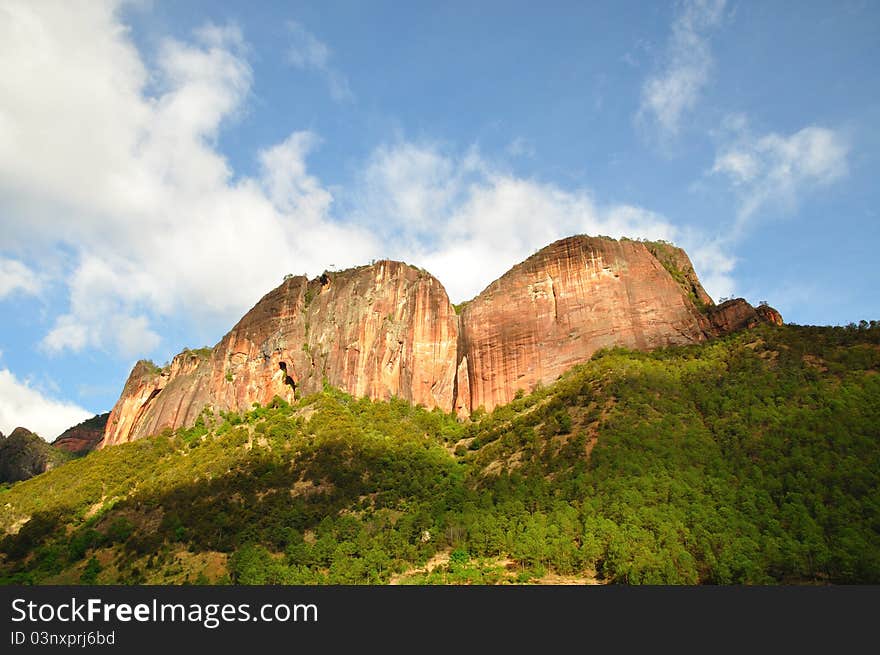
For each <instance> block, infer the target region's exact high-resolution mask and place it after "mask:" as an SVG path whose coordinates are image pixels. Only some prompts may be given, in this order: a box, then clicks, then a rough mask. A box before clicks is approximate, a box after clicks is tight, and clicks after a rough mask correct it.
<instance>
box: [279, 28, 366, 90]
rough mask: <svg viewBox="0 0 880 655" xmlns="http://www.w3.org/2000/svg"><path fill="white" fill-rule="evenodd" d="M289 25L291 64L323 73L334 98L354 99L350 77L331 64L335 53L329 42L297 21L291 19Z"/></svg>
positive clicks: (288, 55) (289, 59) (288, 51)
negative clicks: (349, 82) (328, 44)
mask: <svg viewBox="0 0 880 655" xmlns="http://www.w3.org/2000/svg"><path fill="white" fill-rule="evenodd" d="M287 27H288V31H289V33H290V45H289V46H288V49H287V61H288V62H289V63H290V65H291V66H295V67H296V68H299V69H301V70H313V71H316V72H318V73H320V74H321V75H323V76H324V79H325V80H326V81H327V85H328V87H329V89H330V95H331V96H332V97H333V99H334V100H336V101H338V102H344V101H352V100H354V94H353V93H352V92H351V88H350V87H349V84H348V78H346V76H345V75H343V74H342V73H341V72H339V71H338V70H337V69H336V68H335V67H334V66H332V65H331V64H330V58H331V57H332V54H333V53H332V51H331V50H330V48H329V47H328V46H327V44H326V43H324V42H323V41H321V40H319V39H318V38H317V37H315V35H314V34H312V33H311V32H309V31H308V30H307V29H306V28H305V27H303V26H302V25H301V24H300V23H297V22H296V21H290V22H289V23H288V24H287Z"/></svg>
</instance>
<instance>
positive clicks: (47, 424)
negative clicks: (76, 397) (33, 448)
mask: <svg viewBox="0 0 880 655" xmlns="http://www.w3.org/2000/svg"><path fill="white" fill-rule="evenodd" d="M91 416H93V414H92V413H91V412H89V411H86V410H85V409H83V408H82V407H78V406H77V405H74V404H72V403H66V402H61V401H58V400H54V399H52V398H48V397H46V396H45V395H43V394H42V393H41V392H40V391H38V390H37V389H34V388H33V387H32V386H31V385H30V384H29V383H28V382H27V381H20V380H18V379H17V378H16V377H15V375H13V374H12V373H11V372H10V371H9V370H8V369H0V432H3V433H4V434H7V435H8V434H9V433H10V432H11V431H12V430H14V429H15V428H17V427H24V428H27V429H28V430H30V431H32V432H36V433H37V434H38V435H40V436H41V437H43V438H44V439H46V440H47V441H51V440H53V439H54V438H55V437H57V436H58V435H59V434H61V433H62V432H64V431H65V430H66V429H67V428H69V427H71V426H73V425H76V424H77V423H81V422H82V421H84V420H86V419H87V418H90V417H91Z"/></svg>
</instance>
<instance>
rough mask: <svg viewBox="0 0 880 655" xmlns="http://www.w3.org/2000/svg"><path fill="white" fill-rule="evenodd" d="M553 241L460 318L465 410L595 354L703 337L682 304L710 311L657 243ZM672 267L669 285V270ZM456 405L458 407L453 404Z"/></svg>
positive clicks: (495, 401)
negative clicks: (602, 350) (702, 306)
mask: <svg viewBox="0 0 880 655" xmlns="http://www.w3.org/2000/svg"><path fill="white" fill-rule="evenodd" d="M652 245H653V246H654V247H655V248H656V249H657V250H658V251H659V252H661V253H662V256H663V258H664V259H665V260H666V263H665V264H664V262H662V261H661V259H660V258H659V257H657V256H655V254H653V253H652V252H651V250H650V249H649V248H648V246H647V245H646V244H645V243H642V242H639V241H630V240H626V239H622V240H620V241H615V240H613V239H607V238H601V237H583V236H577V237H571V238H567V239H562V240H560V241H557V242H555V243H553V244H551V245H549V246H547V247H546V248H544V249H543V250H541V251H539V252H538V253H536V254H535V255H533V256H531V257H529V258H528V259H527V260H526V261H524V262H522V263H521V264H517V265H516V266H514V267H513V268H512V269H511V270H510V271H508V272H507V273H505V274H504V275H503V276H502V277H501V278H500V279H498V280H496V281H495V282H493V283H492V284H490V285H489V286H488V287H487V288H486V289H485V290H484V291H483V292H482V293H481V294H480V295H479V296H477V297H476V298H475V299H474V300H473V301H471V302H470V303H468V305H467V306H466V307H465V308H464V310H463V311H462V315H461V333H462V336H461V341H462V343H463V344H464V348H463V350H462V351H461V353H460V355H461V357H462V358H463V359H462V361H464V359H465V358H466V360H467V368H468V377H469V380H470V398H469V399H468V400H467V401H466V402H465V403H464V406H465V407H466V408H467V409H470V410H473V409H476V408H478V407H481V406H482V407H485V408H486V409H491V408H492V407H495V406H496V405H499V404H504V403H507V402H509V401H510V400H512V399H513V397H514V395H515V394H516V392H517V390H518V389H522V390H523V391H526V392H528V391H529V390H530V389H531V388H532V387H533V386H534V385H535V384H536V383H538V382H541V383H544V384H546V383H549V382H552V381H553V380H555V379H556V378H557V377H558V376H559V375H561V374H562V373H563V372H565V371H566V370H567V369H569V368H570V367H571V366H573V365H574V364H577V363H578V362H583V361H585V360H587V359H589V358H590V356H591V355H592V354H593V353H594V352H596V351H597V350H599V349H600V348H605V347H610V346H626V347H629V348H637V349H640V350H646V349H651V348H657V347H660V346H668V345H674V344H686V343H696V342H699V341H702V340H704V339H706V338H707V336H708V335H707V332H708V331H709V326H708V324H707V321H706V319H705V317H704V316H703V315H702V314H701V313H700V311H699V310H698V309H697V307H696V305H695V303H694V301H693V300H692V297H697V298H699V300H700V301H701V302H702V303H706V304H708V303H711V302H712V301H711V299H710V298H709V296H708V295H707V294H706V292H705V291H703V287H702V286H701V285H700V283H699V281H698V280H697V279H696V275H695V274H694V273H693V267H692V266H691V264H690V260H688V258H687V255H685V254H684V252H683V251H681V250H680V249H678V248H674V247H673V246H668V245H667V244H652ZM673 266H680V268H678V269H673V270H676V271H678V275H677V276H676V277H677V278H678V279H675V278H674V277H673V275H672V274H671V273H670V271H669V269H670V268H673ZM461 404H462V403H461V402H459V405H461Z"/></svg>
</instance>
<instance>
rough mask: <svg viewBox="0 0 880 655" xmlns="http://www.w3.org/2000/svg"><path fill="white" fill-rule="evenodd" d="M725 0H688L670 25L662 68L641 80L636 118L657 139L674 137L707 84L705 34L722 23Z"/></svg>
mask: <svg viewBox="0 0 880 655" xmlns="http://www.w3.org/2000/svg"><path fill="white" fill-rule="evenodd" d="M725 4H726V0H688V1H686V2H684V3H682V4H681V5H680V11H679V12H678V14H677V16H676V17H675V20H674V21H673V23H672V35H671V36H670V38H669V42H668V44H667V47H666V52H665V55H664V65H663V67H662V68H661V69H660V70H659V71H658V72H657V73H656V74H655V75H653V76H651V77H649V78H648V79H647V80H645V83H644V84H643V86H642V97H641V104H640V106H639V111H638V114H637V118H638V119H639V120H640V121H643V122H645V123H647V124H650V125H652V126H654V127H655V128H656V129H657V130H658V131H659V134H660V136H661V137H663V138H672V137H675V136H676V135H677V134H678V131H679V129H680V126H681V121H682V119H683V117H684V116H685V114H686V113H687V112H689V111H691V110H692V109H693V108H694V106H695V105H696V103H697V100H699V97H700V93H701V92H702V90H703V88H704V87H705V86H706V84H707V83H708V82H709V79H710V76H711V73H712V67H713V59H712V51H711V48H710V47H709V39H708V35H709V33H710V32H711V30H712V29H714V28H716V27H717V26H718V25H719V24H720V23H721V20H722V16H723V13H724V6H725Z"/></svg>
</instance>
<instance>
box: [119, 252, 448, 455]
mask: <svg viewBox="0 0 880 655" xmlns="http://www.w3.org/2000/svg"><path fill="white" fill-rule="evenodd" d="M457 340H458V326H457V317H456V315H455V311H454V309H453V308H452V305H451V304H450V303H449V298H448V297H447V295H446V291H445V289H444V288H443V286H442V285H441V284H440V282H438V281H437V280H436V279H435V278H434V277H433V276H431V275H430V274H428V273H426V272H424V271H422V270H420V269H417V268H415V267H413V266H409V265H407V264H403V263H400V262H393V261H380V262H377V263H375V264H373V265H370V266H361V267H358V268H354V269H349V270H346V271H341V272H338V273H329V272H328V273H325V274H324V275H322V276H320V277H319V278H316V279H314V280H311V281H310V280H308V279H306V278H305V277H304V276H295V277H290V278H288V279H286V280H285V281H284V282H283V283H282V284H281V286H279V287H278V288H276V289H274V290H272V291H270V292H269V293H268V294H266V296H264V297H263V298H262V300H260V302H258V303H257V304H256V305H255V306H254V308H253V309H251V311H249V312H248V313H247V314H246V315H245V316H244V318H242V319H241V320H240V321H239V322H238V324H237V325H236V326H235V327H234V328H232V330H231V331H230V332H229V333H228V334H227V335H226V336H225V337H223V339H222V340H221V341H220V343H218V344H217V345H216V346H215V347H214V348H213V349H211V350H205V351H185V352H184V353H181V354H180V355H178V356H177V357H175V358H174V360H173V361H172V362H171V365H170V366H169V367H168V368H167V369H161V370H160V369H156V368H155V367H153V366H151V365H150V364H148V363H146V362H139V363H138V365H137V366H135V369H134V370H133V371H132V373H131V375H130V376H129V379H128V382H127V383H126V385H125V390H124V391H123V394H122V397H121V398H120V399H119V402H117V404H116V406H115V407H114V408H113V411H112V412H111V414H110V420H109V421H108V424H107V430H106V432H105V437H104V441H103V444H102V446H104V445H111V444H116V443H123V442H126V441H131V440H133V439H137V438H139V437H143V436H146V435H150V434H155V433H157V432H159V431H161V430H162V429H163V428H166V427H179V426H183V425H192V424H193V423H194V422H195V421H196V419H197V418H198V415H199V414H200V413H201V411H202V409H203V408H204V407H206V406H211V407H213V408H214V409H215V410H227V411H228V410H244V409H249V408H250V407H251V405H252V404H253V403H255V402H256V403H261V404H265V403H267V402H269V401H271V400H272V398H273V397H274V396H276V395H277V396H280V397H281V398H284V399H286V400H289V401H292V400H294V398H295V396H296V395H297V394H299V393H305V394H307V393H312V392H314V391H319V390H320V389H321V388H322V386H323V384H324V382H326V383H328V384H330V385H332V386H336V387H339V388H342V389H345V390H346V391H348V392H350V393H352V394H354V395H356V396H368V397H370V398H390V397H391V396H398V397H400V398H403V399H405V400H408V401H410V402H412V403H417V404H422V405H425V406H426V407H431V408H433V407H442V408H444V409H446V410H449V409H451V407H452V398H453V387H454V381H455V371H456V349H457Z"/></svg>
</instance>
